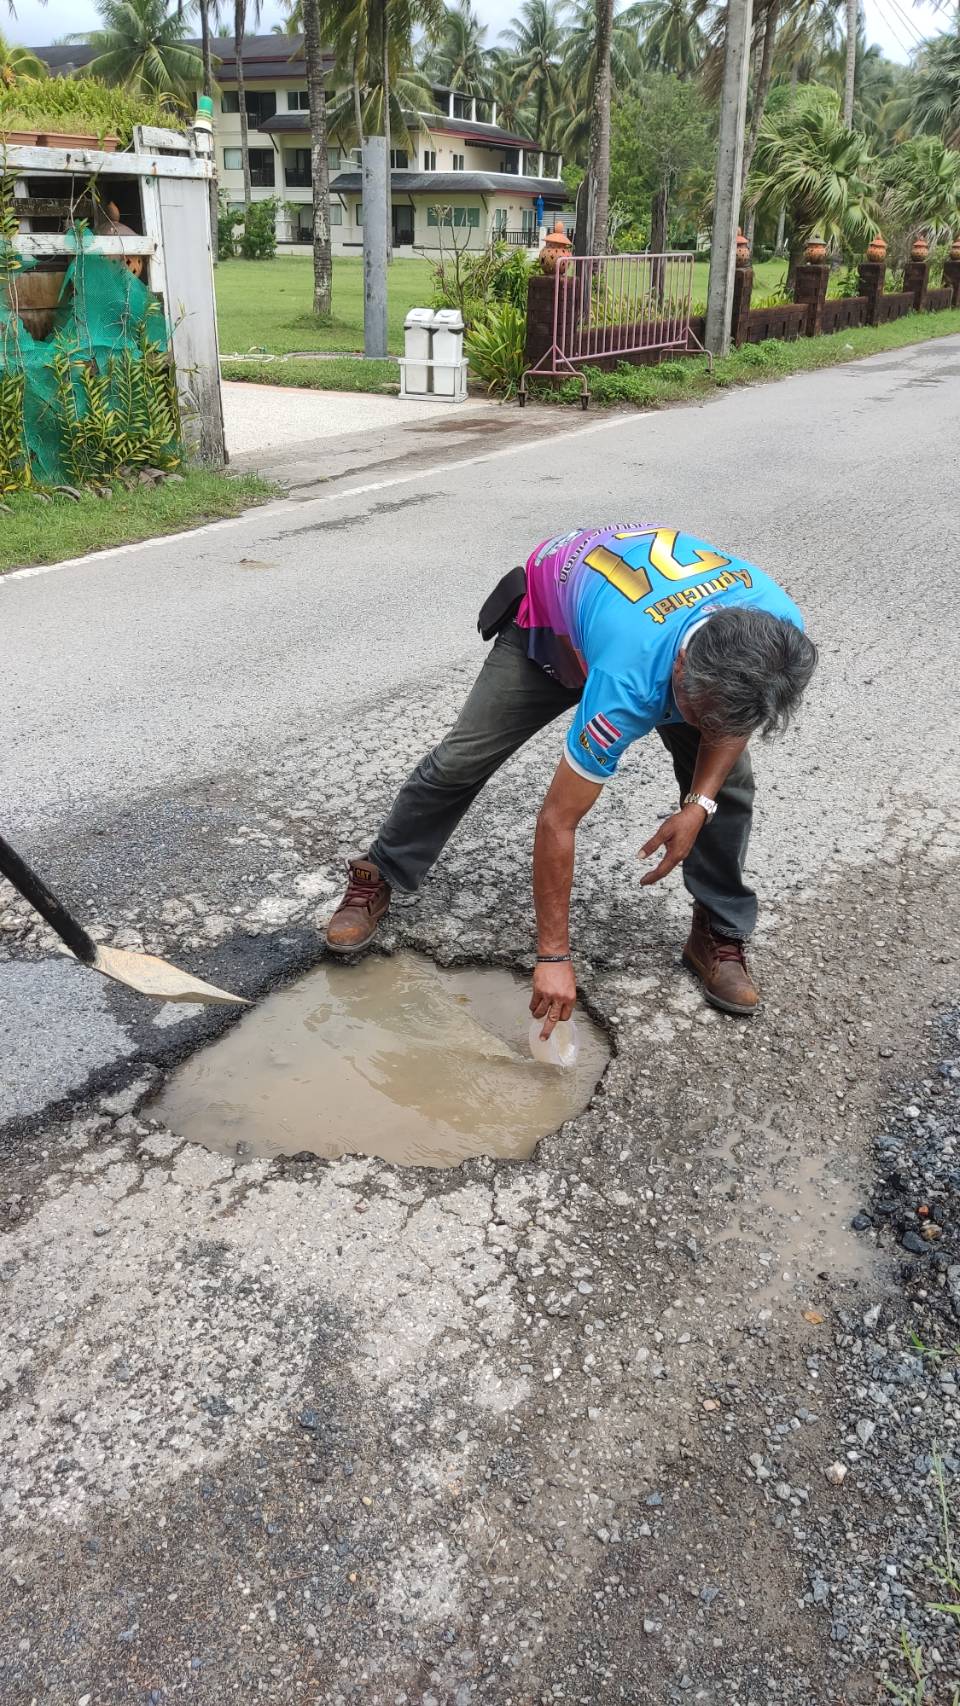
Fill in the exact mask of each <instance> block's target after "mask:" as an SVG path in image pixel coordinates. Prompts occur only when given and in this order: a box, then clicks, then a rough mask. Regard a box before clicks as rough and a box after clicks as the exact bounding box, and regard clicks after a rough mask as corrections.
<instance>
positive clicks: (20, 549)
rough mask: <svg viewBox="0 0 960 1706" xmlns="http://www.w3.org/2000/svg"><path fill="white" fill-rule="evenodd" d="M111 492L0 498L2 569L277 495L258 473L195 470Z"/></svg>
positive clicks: (219, 514)
mask: <svg viewBox="0 0 960 1706" xmlns="http://www.w3.org/2000/svg"><path fill="white" fill-rule="evenodd" d="M111 491H112V496H111V497H109V498H100V497H96V496H95V495H94V494H93V493H92V492H83V493H81V495H80V497H79V498H72V497H68V496H66V495H65V494H62V493H56V492H54V493H52V494H50V495H49V496H47V495H46V494H44V495H38V494H37V493H36V492H35V491H29V492H20V493H17V494H16V495H14V496H10V497H7V498H5V499H4V500H3V502H2V503H0V574H5V573H7V572H8V571H9V570H10V569H21V568H28V567H33V566H34V565H36V564H38V563H60V562H63V561H64V560H65V559H66V558H68V557H79V556H82V555H83V553H84V552H86V551H102V550H105V549H106V548H107V547H108V546H110V545H126V544H129V543H130V542H131V541H132V540H138V539H153V538H155V537H157V536H159V535H162V534H164V533H178V532H179V531H180V529H181V528H186V527H196V526H197V525H198V524H199V523H200V522H203V521H218V520H221V519H222V518H223V517H224V516H229V515H239V514H240V513H241V511H242V510H245V509H248V508H249V507H250V506H251V505H253V504H260V503H265V502H266V500H267V499H268V498H271V497H274V496H276V495H277V494H276V487H274V486H272V485H270V484H269V482H268V481H266V480H261V479H260V478H259V477H258V476H257V475H256V474H243V475H239V476H237V477H233V476H228V475H223V474H215V473H208V472H206V471H205V470H201V469H192V470H190V472H188V473H185V474H184V475H182V476H179V477H177V478H176V479H174V480H164V481H161V482H158V483H157V484H156V485H150V486H134V487H133V488H132V489H130V490H128V489H127V488H126V487H125V486H122V485H116V486H114V487H112V488H111Z"/></svg>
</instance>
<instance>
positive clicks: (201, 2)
mask: <svg viewBox="0 0 960 1706" xmlns="http://www.w3.org/2000/svg"><path fill="white" fill-rule="evenodd" d="M197 16H198V18H199V19H200V57H201V59H202V60H203V81H202V85H201V86H202V89H203V93H204V94H205V95H212V94H213V45H212V36H213V29H218V28H219V26H220V0H197ZM211 26H213V28H211Z"/></svg>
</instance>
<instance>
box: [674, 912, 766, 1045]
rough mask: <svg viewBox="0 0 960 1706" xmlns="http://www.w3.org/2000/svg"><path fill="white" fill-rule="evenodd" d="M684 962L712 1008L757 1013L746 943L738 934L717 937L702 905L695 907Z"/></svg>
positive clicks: (756, 989)
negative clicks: (744, 943)
mask: <svg viewBox="0 0 960 1706" xmlns="http://www.w3.org/2000/svg"><path fill="white" fill-rule="evenodd" d="M683 963H684V965H685V966H689V968H690V970H691V971H692V972H693V973H694V975H695V976H696V977H698V978H699V979H700V982H701V984H702V986H703V993H704V997H705V999H706V1000H707V1001H709V1003H710V1005H711V1007H719V1009H720V1011H721V1013H739V1014H742V1015H743V1016H745V1017H748V1018H749V1017H750V1015H751V1014H753V1013H755V1012H756V1009H757V1006H758V1005H759V1001H760V991H759V989H758V988H757V986H756V984H755V983H754V981H753V978H752V977H751V976H750V973H749V972H748V970H747V960H746V954H745V953H744V946H743V943H742V942H740V941H738V940H737V938H736V937H735V936H718V935H717V933H716V931H715V930H713V929H711V926H710V919H709V917H708V916H707V913H706V912H705V911H704V909H703V907H702V906H695V907H694V909H693V924H692V927H691V930H690V934H689V936H688V937H687V942H686V946H685V948H684V950H683Z"/></svg>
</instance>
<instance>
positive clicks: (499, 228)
mask: <svg viewBox="0 0 960 1706" xmlns="http://www.w3.org/2000/svg"><path fill="white" fill-rule="evenodd" d="M506 229H507V210H506V208H505V207H498V208H497V209H496V212H495V213H494V215H493V230H494V235H495V236H497V237H500V236H502V235H503V233H504V231H506Z"/></svg>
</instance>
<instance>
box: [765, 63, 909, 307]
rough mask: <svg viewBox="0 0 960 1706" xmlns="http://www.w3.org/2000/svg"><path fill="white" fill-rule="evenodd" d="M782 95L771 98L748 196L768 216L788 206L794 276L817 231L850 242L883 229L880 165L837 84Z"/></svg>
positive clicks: (842, 242)
mask: <svg viewBox="0 0 960 1706" xmlns="http://www.w3.org/2000/svg"><path fill="white" fill-rule="evenodd" d="M777 93H778V94H782V98H781V99H779V100H775V99H774V98H773V97H771V100H770V103H769V105H768V108H767V111H766V114H765V115H764V118H763V122H762V123H761V125H760V134H759V137H758V139H757V151H756V154H755V156H754V162H753V172H752V174H751V179H750V183H749V186H748V199H749V201H750V203H751V205H753V206H755V207H758V208H760V209H762V210H763V211H764V212H766V213H771V214H779V212H780V210H781V209H785V210H786V215H787V219H788V222H789V225H790V230H791V247H790V268H789V272H788V279H790V280H792V278H793V275H794V272H795V270H796V265H797V261H798V260H799V256H800V252H801V250H802V248H803V245H804V243H805V242H806V241H807V239H808V238H809V237H811V236H812V235H813V233H814V231H819V232H820V233H821V234H822V235H823V237H824V238H825V239H826V241H827V242H828V243H833V244H837V245H846V246H851V245H853V244H854V243H857V242H861V241H862V240H863V239H864V238H867V237H870V236H872V235H874V233H875V232H876V231H877V229H878V207H877V201H876V195H875V192H874V188H873V180H874V176H875V162H874V160H873V159H872V157H871V154H870V148H869V144H868V143H867V140H866V138H865V137H863V136H861V135H860V134H859V132H858V131H855V130H848V129H847V128H846V126H845V125H844V123H843V120H842V116H841V111H840V101H839V98H838V96H837V95H836V94H835V93H834V91H833V90H832V89H824V88H819V87H817V86H808V87H804V88H800V89H798V90H797V91H796V93H793V92H791V91H787V90H783V91H777Z"/></svg>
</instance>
